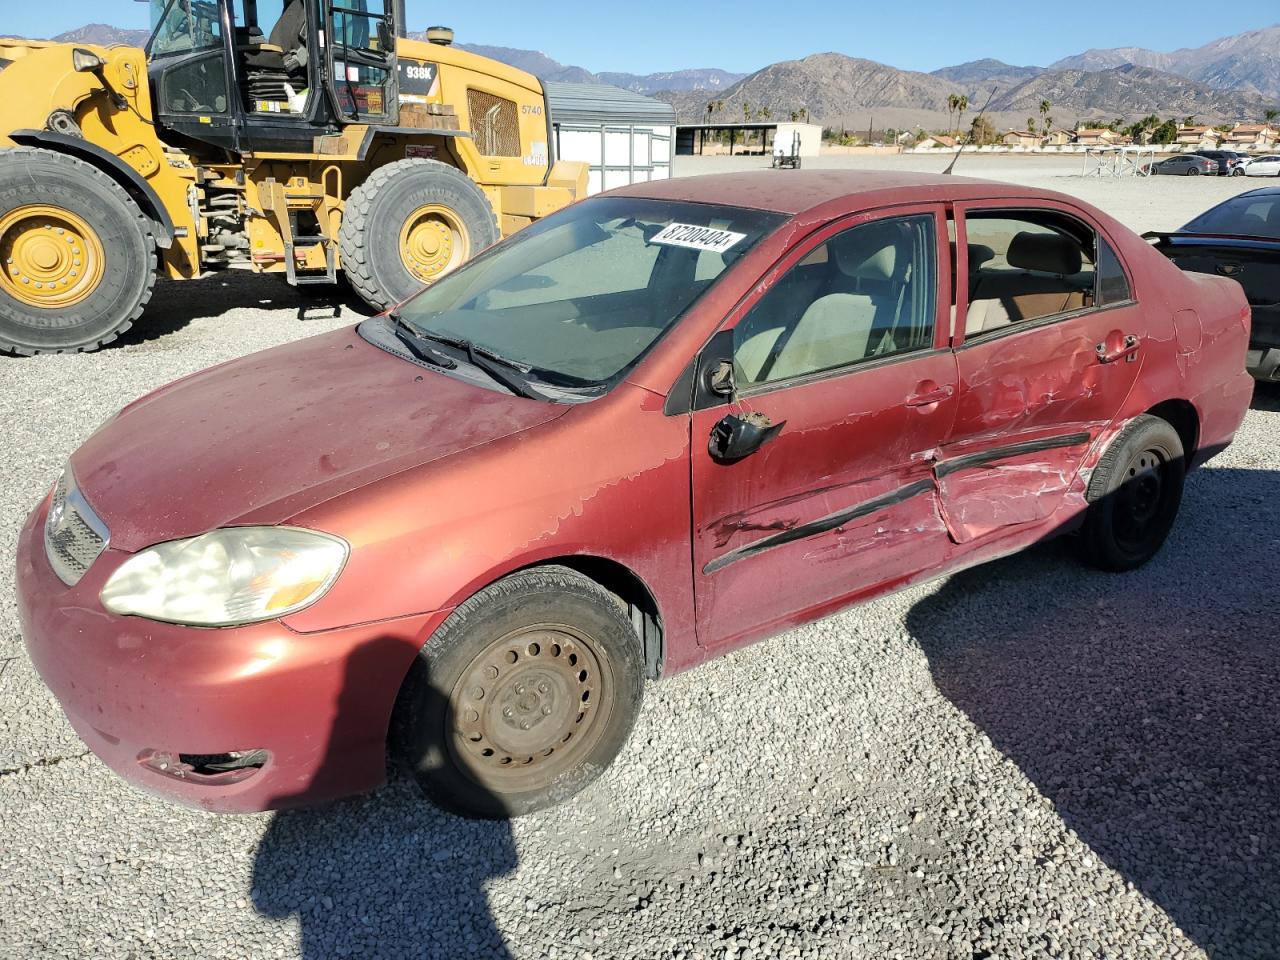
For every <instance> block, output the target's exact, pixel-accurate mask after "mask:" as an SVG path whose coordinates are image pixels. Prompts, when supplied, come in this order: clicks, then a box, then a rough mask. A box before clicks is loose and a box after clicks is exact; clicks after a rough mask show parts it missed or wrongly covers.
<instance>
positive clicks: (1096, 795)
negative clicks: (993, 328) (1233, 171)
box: [0, 157, 1280, 960]
mask: <svg viewBox="0 0 1280 960" xmlns="http://www.w3.org/2000/svg"><path fill="white" fill-rule="evenodd" d="M878 162H879V163H881V164H884V163H886V162H891V163H893V164H895V165H898V166H904V167H905V166H912V167H917V168H920V169H935V168H936V167H938V166H940V164H939V163H938V162H937V158H915V157H911V158H900V159H892V160H890V161H884V160H880V161H878ZM759 163H760V161H759V160H758V159H756V160H741V159H735V160H732V161H723V162H715V161H705V162H697V163H695V162H688V161H686V162H684V163H682V165H681V167H680V170H681V172H685V173H690V172H705V171H707V170H712V169H726V168H729V167H730V166H736V165H744V164H746V165H758V164H759ZM849 163H851V162H846V164H841V165H847V164H849ZM966 168H967V169H966ZM961 169H962V170H963V171H964V172H967V173H971V174H975V175H978V174H984V175H987V176H997V177H1007V178H1009V179H1016V180H1019V181H1022V182H1028V183H1035V184H1039V185H1043V186H1051V187H1054V188H1056V189H1061V190H1065V191H1067V192H1073V193H1078V194H1080V195H1082V196H1085V197H1086V198H1088V199H1090V200H1093V201H1094V202H1097V203H1099V204H1100V205H1101V206H1103V207H1105V208H1107V209H1108V210H1110V211H1111V212H1113V213H1115V214H1116V215H1118V216H1120V217H1121V219H1123V220H1125V221H1126V222H1128V223H1130V224H1131V225H1132V226H1135V227H1136V228H1138V229H1144V230H1145V229H1152V228H1158V227H1174V226H1177V225H1178V224H1179V223H1181V222H1183V221H1184V220H1186V219H1187V218H1188V217H1189V216H1191V215H1192V214H1194V213H1196V212H1198V211H1199V210H1201V209H1203V208H1204V207H1206V206H1208V205H1209V204H1210V203H1212V202H1214V201H1216V200H1217V199H1220V198H1221V197H1224V196H1226V195H1228V194H1230V193H1233V192H1235V191H1236V190H1239V189H1242V188H1244V187H1245V186H1253V185H1255V184H1253V183H1249V184H1242V183H1240V182H1239V181H1226V180H1222V181H1207V182H1206V181H1203V180H1201V181H1199V182H1196V181H1184V180H1178V179H1172V178H1162V179H1155V180H1151V181H1141V182H1125V183H1110V182H1097V181H1082V180H1080V179H1076V178H1069V177H1067V176H1064V174H1067V173H1073V172H1075V171H1076V169H1078V168H1077V167H1076V165H1075V162H1074V161H1072V162H1071V164H1069V165H1068V164H1064V163H1063V162H1061V161H1055V162H1049V161H1036V160H1032V159H1027V158H1023V159H1022V160H1020V161H1016V162H1015V161H1013V160H1007V159H1004V158H982V160H978V158H973V159H972V160H971V159H970V158H966V159H965V161H964V163H963V165H962V167H961ZM779 175H780V176H785V175H787V174H785V173H781V174H779ZM358 315H359V313H358V311H357V310H356V309H355V308H354V307H353V306H352V305H350V304H346V303H342V302H341V301H338V302H329V301H325V300H323V299H319V298H312V297H307V298H303V297H302V296H301V295H299V294H297V293H295V292H294V291H290V290H288V289H287V288H284V287H282V286H280V285H277V284H276V283H275V282H273V281H270V280H268V279H264V278H251V277H235V278H232V279H231V280H229V281H223V280H206V281H201V282H198V283H193V284H187V285H165V286H164V287H163V288H162V289H161V290H160V291H159V293H158V294H157V297H156V300H155V302H154V306H153V308H152V309H151V311H150V314H149V316H148V318H147V319H146V321H145V327H144V331H143V333H142V334H141V335H132V336H129V337H126V338H125V342H124V344H123V345H121V346H119V347H117V348H114V349H108V350H105V351H103V352H102V353H100V354H96V355H92V356H80V357H42V358H35V359H32V360H17V361H6V362H4V363H3V364H0V424H3V426H4V439H5V446H6V449H5V451H4V453H3V455H0V823H2V824H3V825H4V826H3V829H2V830H0V956H3V957H6V958H7V957H22V958H31V957H95V958H96V957H120V958H152V957H154V958H178V957H202V958H204V957H228V958H230V957H244V958H260V957H297V956H302V957H305V958H308V960H310V958H328V957H360V958H366V957H402V956H415V957H424V956H425V957H442V958H455V957H457V958H461V957H497V958H502V957H511V958H542V957H555V958H585V957H594V958H598V960H603V958H611V957H635V958H651V957H684V958H694V957H703V958H708V960H711V958H714V960H722V958H737V960H745V958H752V960H767V958H774V957H815V958H816V957H822V958H828V957H858V958H862V957H886V958H911V960H916V958H964V960H970V958H980V957H991V958H997V957H998V958H1006V957H1063V958H1098V957H1109V958H1120V957H1123V958H1141V957H1151V958H1168V957H1188V958H1191V957H1205V956H1208V957H1214V958H1274V957H1276V956H1277V955H1280V946H1278V945H1280V828H1277V826H1276V821H1275V810H1276V808H1277V801H1280V762H1278V761H1280V719H1278V717H1280V712H1277V710H1276V708H1275V704H1276V703H1277V702H1278V701H1280V668H1278V667H1277V657H1276V641H1275V639H1274V637H1275V633H1276V631H1275V627H1274V624H1275V614H1274V612H1273V610H1271V609H1270V608H1269V604H1268V601H1270V600H1271V599H1272V598H1273V597H1274V596H1275V594H1276V587H1277V586H1280V579H1278V578H1277V577H1276V574H1275V573H1274V571H1275V562H1274V558H1275V555H1276V553H1277V551H1280V452H1278V450H1280V391H1277V390H1274V389H1260V390H1259V392H1258V395H1257V396H1256V398H1255V401H1254V405H1253V409H1252V410H1251V411H1250V413H1249V416H1248V419H1247V421H1246V423H1245V425H1244V428H1243V430H1242V431H1241V434H1240V436H1239V438H1238V439H1237V441H1236V443H1235V445H1234V446H1233V447H1231V448H1230V449H1229V450H1228V451H1227V452H1226V453H1225V454H1223V455H1222V456H1221V457H1219V458H1218V459H1217V460H1215V461H1214V462H1213V464H1211V465H1210V467H1209V468H1207V469H1205V470H1203V471H1201V472H1199V473H1198V474H1196V475H1194V476H1193V477H1192V478H1191V479H1190V480H1189V482H1188V486H1187V491H1186V499H1185V502H1184V507H1183V514H1182V518H1181V520H1180V522H1179V525H1178V527H1177V529H1176V531H1175V533H1174V535H1173V536H1172V538H1171V539H1170V541H1169V543H1168V546H1167V547H1166V548H1165V550H1164V552H1163V553H1162V554H1161V555H1160V557H1159V558H1157V560H1156V561H1155V562H1153V563H1152V564H1151V565H1149V566H1148V567H1147V568H1145V569H1143V570H1141V571H1138V572H1135V573H1131V574H1126V575H1119V576H1117V575H1106V574H1101V573H1097V572H1093V571H1089V570H1086V569H1084V568H1082V567H1080V566H1078V565H1076V564H1075V563H1074V562H1073V561H1072V560H1071V558H1070V557H1069V555H1068V554H1067V552H1066V550H1065V549H1064V548H1063V547H1062V546H1061V545H1058V544H1048V545H1045V546H1043V547H1040V548H1037V549H1035V550H1033V551H1031V552H1029V553H1027V554H1024V555H1022V556H1019V557H1015V558H1011V559H1008V560H1004V561H1001V562H997V563H994V564H990V565H987V566H984V567H980V568H978V569H975V570H972V571H968V572H966V573H963V574H959V575H957V576H954V577H951V578H948V579H946V580H942V581H938V582H936V583H934V584H930V585H928V586H925V587H921V588H917V589H913V590H911V591H907V592H904V593H902V594H898V595H896V596H893V597H890V598H887V599H884V600H881V601H878V602H875V603H871V604H868V605H865V606H862V607H860V608H856V609H854V610H852V611H850V612H847V613H845V614H842V615H840V616H836V617H831V618H828V619H825V620H823V621H820V622H818V623H816V624H813V625H811V626H809V627H805V628H803V629H799V630H795V631H792V632H790V633H788V634H785V635H783V636H780V637H777V638H775V639H773V640H770V641H767V642H765V643H762V644H759V645H757V646H755V647H752V648H750V649H747V650H743V651H740V652H738V653H736V654H733V655H731V656H729V657H726V658H724V659H721V660H719V661H716V662H715V663H712V664H710V665H707V666H705V667H702V668H700V669H698V670H695V671H692V672H690V673H688V674H685V675H683V676H679V677H676V678H673V679H671V680H669V681H666V682H664V683H661V684H654V685H651V686H650V687H649V689H648V692H647V700H646V703H645V707H644V711H643V713H642V716H641V719H640V722H639V725H638V727H637V730H636V733H635V736H634V737H633V739H632V740H631V743H630V745H629V746H628V748H627V749H626V750H625V752H624V753H623V755H622V756H621V757H620V758H619V760H618V762H617V763H616V764H615V765H614V767H613V768H612V769H611V770H610V771H609V772H608V773H607V774H606V775H605V776H604V777H603V778H602V779H601V781H600V782H599V783H598V784H597V785H596V786H595V787H593V788H592V789H591V790H589V791H588V792H587V793H586V794H585V795H583V796H581V797H579V798H577V799H576V800H574V801H573V802H571V803H569V804H567V805H565V806H563V807H560V808H558V809H555V810H552V811H548V812H545V813H542V814H539V815H535V816H532V817H529V818H525V819H523V820H521V821H518V822H516V823H514V824H493V823H471V822H466V821H462V820H458V819H455V818H452V817H449V816H447V815H444V814H441V813H438V812H436V811H435V810H433V809H431V808H428V807H426V806H425V805H424V804H423V803H422V802H421V801H420V800H419V798H418V795H417V793H416V790H415V789H414V788H413V787H412V786H411V785H409V784H407V783H405V782H402V781H396V782H394V783H393V784H392V785H391V786H389V787H388V788H386V789H385V790H383V791H381V792H379V793H377V794H375V795H373V796H369V797H365V798H360V799H356V800H352V801H348V802H344V803H341V804H338V805H336V806H331V807H328V808H325V809H321V810H316V811H310V812H294V813H287V814H279V815H266V814H264V815H260V816H249V817H226V816H214V815H206V814H200V813H195V812H191V811H188V810H184V809H181V808H177V807H172V806H168V805H166V804H163V803H161V802H159V801H156V800H153V799H151V798H150V797H148V796H145V795H142V794H139V793H136V792H134V791H133V790H131V789H129V788H127V787H126V786H124V785H123V784H122V783H121V782H120V781H118V780H117V779H116V778H115V777H114V776H113V775H111V774H110V773H109V772H108V771H107V770H106V769H105V768H104V767H103V766H102V765H101V764H100V763H99V762H98V761H97V760H96V759H95V758H93V757H92V756H91V755H86V753H85V750H84V747H83V746H82V745H81V744H80V742H79V740H78V739H77V738H76V737H75V735H74V734H73V733H72V732H71V730H70V729H69V728H68V727H67V725H66V724H65V722H64V721H63V719H62V717H61V714H60V713H59V711H58V708H57V706H56V704H55V703H54V702H53V700H52V699H51V697H50V696H49V695H48V694H47V693H46V692H45V691H44V689H43V687H42V686H41V684H40V682H39V680H38V679H37V677H36V676H35V674H34V672H33V670H32V668H31V666H30V664H29V663H28V661H27V659H26V657H25V654H24V653H23V650H22V643H21V638H20V637H19V634H18V627H17V617H16V612H15V609H14V600H13V583H12V568H13V561H12V555H13V545H14V538H15V532H16V528H17V526H18V525H19V523H20V522H21V519H22V518H23V516H24V515H25V513H26V511H27V510H28V509H29V508H30V507H31V505H32V504H33V503H34V502H35V501H36V500H37V499H38V497H39V496H40V495H41V494H42V493H43V492H44V491H45V489H46V488H47V486H48V484H49V483H50V482H51V480H52V478H53V476H54V475H55V473H56V471H57V468H58V466H59V465H60V464H61V463H62V462H63V460H64V459H65V458H66V456H67V454H68V453H69V452H70V451H71V450H72V449H73V448H74V447H75V446H76V445H77V444H78V443H80V442H81V441H82V440H83V439H84V437H86V436H87V435H88V434H89V433H90V432H92V430H93V429H94V428H95V427H96V426H97V424H98V423H99V422H100V421H101V420H102V419H103V418H104V417H105V416H106V415H107V413H109V412H110V411H112V410H114V409H115V408H117V407H119V406H121V405H123V404H124V403H126V402H128V401H129V400H131V399H133V398H134V397H136V396H138V395H140V394H142V393H144V392H146V391H148V390H151V389H153V388H154V387H157V386H159V385H160V384H162V383H165V382H167V381H168V380H171V379H173V378H175V377H177V376H180V375H182V374H185V373H187V372H190V371H193V370H196V369H199V368H201V367H204V366H207V365H209V364H212V363H216V362H219V361H221V360H224V359H227V358H231V357H234V356H238V355H240V354H243V353H247V352H249V351H252V350H256V349H259V348H262V347H266V346H269V345H271V344H275V343H279V342H283V341H287V340H290V339H294V338H297V337H303V336H308V335H310V334H313V333H318V332H321V331H323V330H327V329H330V328H332V327H335V326H338V325H341V324H344V323H348V322H351V321H352V320H353V319H354V318H355V317H357V316H358Z"/></svg>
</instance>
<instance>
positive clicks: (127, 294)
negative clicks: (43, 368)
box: [0, 0, 587, 354]
mask: <svg viewBox="0 0 1280 960" xmlns="http://www.w3.org/2000/svg"><path fill="white" fill-rule="evenodd" d="M151 3H152V21H153V29H152V33H151V38H150V40H149V41H148V43H147V45H146V48H145V50H139V49H135V48H131V47H119V46H117V47H110V48H103V47H95V46H75V45H68V44H56V43H42V42H36V41H26V40H4V39H0V268H2V269H0V352H8V353H17V354H35V353H54V352H74V351H88V350H94V349H97V348H98V347H100V346H102V345H103V344H105V343H107V342H109V341H111V340H113V339H114V338H115V337H116V336H118V335H119V334H120V333H121V332H122V331H123V330H126V329H127V328H128V327H129V326H130V325H131V324H132V323H133V322H134V321H135V320H136V319H137V318H138V317H139V316H141V315H142V313H143V310H144V308H145V306H146V303H147V301H148V299H149V298H150V296H151V291H152V287H153V285H154V283H155V279H156V277H157V275H163V276H165V277H168V278H170V279H172V280H190V279H193V278H196V277H200V276H202V275H204V274H206V273H208V272H209V271H213V270H221V269H228V268H237V269H246V270H252V271H254V272H257V273H278V274H280V275H281V277H282V278H283V279H285V280H286V281H287V282H289V283H290V284H295V285H302V284H333V283H336V282H337V280H338V276H339V272H342V273H344V274H345V275H346V277H347V279H348V281H349V282H350V283H351V286H352V287H353V288H354V289H355V290H356V291H357V292H358V293H359V294H360V296H361V297H363V298H364V299H365V300H366V301H367V302H368V303H369V304H370V305H371V306H373V307H375V308H377V309H385V308H386V307H388V306H390V305H392V304H395V303H397V302H399V301H400V300H403V299H404V298H406V297H408V296H409V295H410V294H412V293H414V292H415V291H417V290H418V289H420V288H421V287H422V286H423V285H425V284H429V283H431V282H432V281H434V280H436V279H438V278H439V277H441V276H443V275H444V274H446V273H448V272H449V271H450V270H452V269H454V268H455V267H457V266H458V265H459V264H461V263H463V262H464V261H465V260H467V259H468V258H469V257H471V256H472V255H473V254H475V253H476V252H478V251H480V250H482V249H484V248H485V247H487V246H489V245H490V244H492V243H494V242H496V241H497V240H498V239H500V238H501V237H503V236H506V235H508V234H511V233H513V232H515V231H517V230H519V229H520V228H521V227H523V226H526V225H527V224H529V223H531V222H532V221H533V220H535V219H537V218H539V217H542V216H545V215H546V214H548V213H551V212H553V211H555V210H557V209H559V208H561V207H563V206H565V205H566V204H568V203H570V202H572V201H573V200H575V199H577V198H579V197H582V196H585V194H586V189H587V168H586V166H585V165H584V164H579V163H567V162H557V161H556V158H555V157H554V155H553V147H552V137H551V135H550V130H551V127H550V116H549V112H548V110H547V103H546V97H545V94H544V91H543V88H542V86H541V84H540V83H539V82H538V80H536V79H535V78H534V77H532V76H530V75H529V74H527V73H524V72H522V71H520V70H516V69H513V68H511V67H508V66H505V65H503V64H499V63H496V62H494V61H492V60H488V59H485V58H483V57H479V56H476V55H474V54H471V53H467V52H465V51H462V50H459V49H457V48H455V47H453V46H452V45H451V43H452V39H453V37H452V33H451V32H450V31H448V30H446V29H444V28H433V29H432V30H431V31H428V41H426V42H421V41H412V40H408V39H405V38H404V37H403V36H401V34H402V32H403V27H404V7H403V0H151Z"/></svg>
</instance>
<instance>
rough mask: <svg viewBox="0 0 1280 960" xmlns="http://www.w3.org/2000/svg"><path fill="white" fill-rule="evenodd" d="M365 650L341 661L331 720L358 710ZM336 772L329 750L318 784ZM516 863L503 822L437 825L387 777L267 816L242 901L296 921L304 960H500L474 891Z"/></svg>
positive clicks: (456, 820)
mask: <svg viewBox="0 0 1280 960" xmlns="http://www.w3.org/2000/svg"><path fill="white" fill-rule="evenodd" d="M376 646H377V644H376V643H374V644H370V645H368V646H367V647H366V648H364V649H363V650H361V651H357V652H356V653H355V654H354V655H353V656H352V658H351V661H350V663H349V664H348V667H347V677H348V682H347V683H345V684H344V687H343V691H342V694H341V696H340V697H339V699H338V703H337V709H336V711H335V716H339V717H340V716H342V715H343V712H344V711H352V712H355V711H359V710H360V709H361V701H362V699H363V696H362V694H363V690H362V684H363V683H364V682H366V681H365V680H364V679H363V678H364V677H365V676H367V674H368V672H369V671H368V670H367V669H366V667H367V665H368V664H369V661H370V659H374V660H376V659H377V657H378V656H379V651H378V650H377V649H376ZM362 660H363V663H362V662H361V661H362ZM357 678H360V680H359V681H358V682H357ZM343 762H344V761H343V758H342V756H341V754H340V753H339V752H338V751H336V750H332V749H331V750H330V754H329V756H328V758H327V759H326V761H325V763H324V764H323V765H322V767H321V770H320V773H319V774H318V776H317V780H325V779H328V778H330V777H332V778H334V779H335V780H336V781H337V782H341V780H342V776H343V771H342V768H343ZM279 800H280V802H281V803H282V804H283V805H286V806H287V805H288V804H289V803H290V798H288V797H283V798H279ZM518 862H519V861H518V857H517V854H516V847H515V841H514V840H513V838H512V836H511V826H510V824H509V823H508V822H506V821H486V820H464V819H462V818H460V817H455V816H452V815H450V814H446V813H443V812H441V811H440V810H438V809H436V808H435V807H433V806H432V805H431V804H429V803H428V802H427V800H426V799H424V798H423V796H422V794H421V793H420V792H419V790H418V788H417V786H416V784H413V783H412V782H409V779H408V778H407V777H402V776H395V775H393V779H392V783H391V785H390V786H389V787H388V788H386V789H383V790H380V791H378V792H377V793H375V794H372V795H369V796H366V797H359V798H355V799H352V800H347V801H343V802H341V803H336V804H331V805H329V806H325V807H319V808H316V809H311V810H284V811H281V812H279V813H276V814H275V815H274V816H273V817H272V820H271V824H270V825H269V827H268V828H267V832H266V834H265V835H264V836H263V838H262V840H261V841H260V842H259V844H258V849H257V852H256V856H255V858H254V865H253V881H252V884H253V886H252V894H251V896H252V900H253V905H254V907H255V908H256V909H257V911H258V912H259V913H260V914H262V915H263V916H267V917H273V918H276V919H285V918H289V917H296V918H297V921H298V925H299V955H300V956H301V957H302V958H303V960H333V958H360V960H376V958H387V960H398V958H403V957H414V958H417V960H457V958H461V957H474V958H485V960H509V958H510V953H509V952H508V951H507V949H506V946H505V943H504V937H503V934H502V932H501V931H500V930H499V929H498V927H497V925H496V923H495V921H494V919H493V916H492V913H491V912H490V908H489V901H488V897H487V896H486V893H485V884H486V883H487V882H488V881H490V880H493V879H496V878H498V877H502V876H505V875H507V874H509V873H510V872H511V871H513V870H514V869H515V868H516V866H517V864H518Z"/></svg>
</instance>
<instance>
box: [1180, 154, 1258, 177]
mask: <svg viewBox="0 0 1280 960" xmlns="http://www.w3.org/2000/svg"><path fill="white" fill-rule="evenodd" d="M1191 156H1193V157H1204V158H1205V159H1206V160H1212V161H1213V162H1214V163H1216V164H1217V165H1218V176H1220V177H1229V176H1231V175H1232V174H1234V173H1235V171H1236V168H1237V167H1244V166H1245V159H1246V157H1245V155H1244V154H1242V153H1236V152H1235V151H1234V150H1197V151H1196V152H1195V153H1193V154H1191Z"/></svg>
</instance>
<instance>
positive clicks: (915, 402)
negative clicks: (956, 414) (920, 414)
mask: <svg viewBox="0 0 1280 960" xmlns="http://www.w3.org/2000/svg"><path fill="white" fill-rule="evenodd" d="M953 393H955V388H954V387H952V386H951V384H947V385H946V386H943V387H934V388H933V389H932V390H926V391H924V392H923V393H917V394H914V395H913V396H911V397H908V398H907V406H908V407H927V406H929V405H931V404H934V403H941V402H942V401H943V400H946V399H948V398H949V397H950V396H951V394H953Z"/></svg>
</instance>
